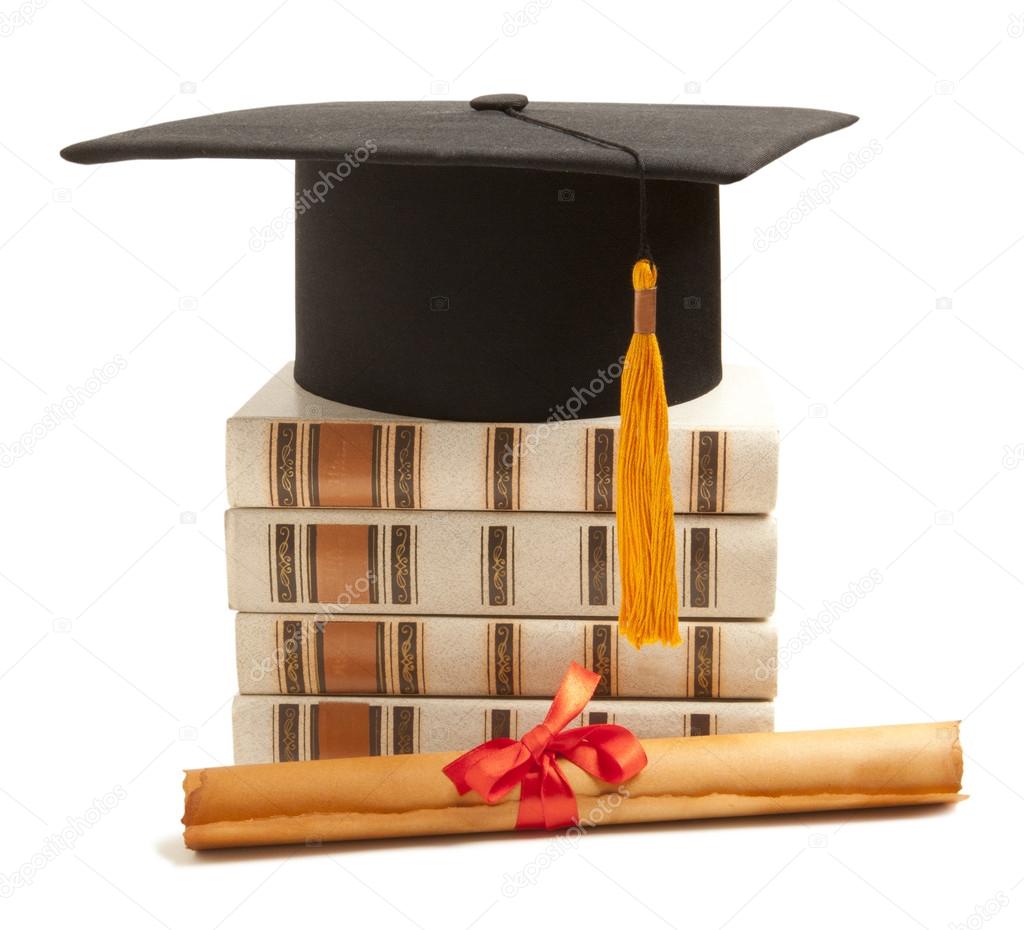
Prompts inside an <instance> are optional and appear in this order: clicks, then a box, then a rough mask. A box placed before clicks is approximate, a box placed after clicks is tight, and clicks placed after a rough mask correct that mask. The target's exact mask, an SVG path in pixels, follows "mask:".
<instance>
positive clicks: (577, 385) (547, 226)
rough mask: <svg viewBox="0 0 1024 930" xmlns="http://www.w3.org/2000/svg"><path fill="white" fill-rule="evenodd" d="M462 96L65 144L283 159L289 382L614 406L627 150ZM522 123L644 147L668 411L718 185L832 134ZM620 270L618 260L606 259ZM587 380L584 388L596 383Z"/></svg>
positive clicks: (402, 403)
mask: <svg viewBox="0 0 1024 930" xmlns="http://www.w3.org/2000/svg"><path fill="white" fill-rule="evenodd" d="M479 99H480V100H481V101H483V102H482V103H477V102H474V104H475V105H476V106H482V107H484V109H474V107H473V106H471V105H470V104H469V103H464V102H463V103H458V102H402V103H320V104H310V105H305V106H283V107H268V108H265V109H258V110H243V111H239V112H234V113H224V114H218V115H215V116H204V117H200V118H198V119H189V120H181V121H178V122H172V123H164V124H161V125H157V126H148V127H144V128H142V129H136V130H133V131H131V132H125V133H119V134H117V135H112V136H106V137H104V138H101V139H96V140H93V141H91V142H82V143H79V144H77V145H72V146H70V147H69V148H67V149H65V150H64V152H63V153H62V154H63V155H64V157H65V158H67V159H69V160H71V161H75V162H80V163H84V164H96V163H100V162H113V161H123V160H127V159H150V158H153V159H167V158H270V159H285V158H290V159H295V161H296V192H297V193H296V202H295V211H296V217H295V239H296V275H295V279H296V287H295V301H296V307H295V309H296V346H295V376H296V379H297V380H298V382H299V383H300V384H301V385H302V386H303V387H304V388H306V389H308V390H310V391H313V392H314V393H316V394H320V395H322V396H324V397H328V398H331V399H333V400H339V401H343V402H345V403H348V404H352V405H355V406H360V407H367V408H370V409H374V410H381V411H388V412H392V413H399V414H404V415H408V416H425V417H437V418H443V419H456V420H488V421H538V422H539V421H544V420H547V419H548V418H550V417H551V416H552V415H555V416H558V414H557V413H556V410H557V409H558V408H559V407H560V406H562V405H565V404H566V402H567V401H570V400H571V399H572V398H577V400H576V401H574V405H578V404H579V398H580V397H582V398H583V400H584V401H585V404H586V406H585V409H582V410H581V411H580V415H582V416H608V415H614V414H616V413H617V412H618V408H619V397H618V392H617V390H596V388H597V387H598V384H599V383H603V381H602V379H606V377H607V372H609V370H611V371H612V373H613V374H614V372H615V371H616V366H617V364H618V362H619V360H620V358H621V356H622V353H623V350H624V347H625V345H626V344H627V342H628V339H629V334H630V332H631V322H632V321H631V318H630V314H629V312H628V307H629V303H630V299H631V298H630V286H629V277H628V268H629V267H630V266H631V264H632V262H633V261H634V259H635V258H636V257H637V255H636V253H637V243H638V234H637V215H638V213H637V211H638V188H637V162H636V160H635V159H633V158H632V157H630V156H629V155H627V154H626V153H624V152H623V151H621V150H616V149H615V148H609V147H603V146H600V145H595V144H592V143H591V142H588V141H586V140H585V139H581V138H577V137H574V136H571V135H567V134H565V133H561V132H554V131H551V130H550V129H548V128H543V127H540V126H536V125H530V124H528V123H525V122H522V121H520V120H515V119H509V118H508V116H507V115H506V113H503V112H500V110H501V109H502V108H506V109H507V108H508V107H512V108H519V107H522V106H523V105H524V104H525V98H518V97H516V96H515V95H501V96H499V97H490V98H479ZM523 112H524V113H525V114H528V115H529V116H530V117H533V118H535V119H538V120H543V121H547V122H548V123H553V124H557V125H558V126H561V127H566V128H568V129H571V130H576V131H578V132H579V133H584V134H589V135H590V136H592V137H597V138H599V139H607V140H614V141H615V142H618V143H620V144H621V145H622V146H629V147H631V148H632V149H633V150H635V152H636V153H637V154H638V155H639V156H640V157H641V158H642V161H643V164H644V168H645V171H646V177H647V183H646V191H647V227H648V238H649V241H650V243H651V247H652V248H653V251H654V254H655V255H656V257H657V262H658V268H659V283H660V286H659V301H658V302H659V305H660V308H661V312H660V314H659V318H658V333H659V338H660V343H661V349H662V353H663V357H664V370H665V386H666V393H667V398H668V403H670V404H675V403H679V402H682V401H685V400H689V399H690V398H693V397H697V396H699V395H700V394H703V393H704V392H706V391H708V390H710V389H711V388H712V387H714V386H715V385H716V384H717V383H718V381H719V380H720V378H721V354H720V323H719V311H720V269H719V225H718V185H720V184H729V183H732V182H733V181H738V180H740V179H742V178H745V177H747V176H748V175H749V174H751V173H753V172H754V171H756V170H757V169H759V168H761V167H763V166H764V165H766V164H768V163H769V162H771V161H773V160H775V159H777V158H779V157H781V156H783V155H785V154H786V153H787V152H789V151H791V150H792V149H794V148H795V147H796V146H798V145H800V144H802V143H804V142H807V141H808V140H810V139H813V138H815V137H817V136H821V135H824V134H826V133H829V132H833V131H835V130H837V129H841V128H843V127H845V126H848V125H850V124H851V123H852V122H854V121H855V119H856V117H853V116H849V115H846V114H843V113H832V112H828V111H824V110H808V109H796V108H775V107H730V106H681V105H672V104H608V103H533V102H531V103H529V105H528V106H527V107H526V109H525V110H524V111H523ZM624 269H626V270H625V271H624ZM595 379H596V380H595Z"/></svg>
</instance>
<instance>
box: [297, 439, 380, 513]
mask: <svg viewBox="0 0 1024 930" xmlns="http://www.w3.org/2000/svg"><path fill="white" fill-rule="evenodd" d="M378 430H379V427H375V426H373V425H372V424H369V423H323V424H320V425H319V426H311V427H310V443H309V448H310V463H309V467H310V473H311V474H312V475H313V476H314V477H313V480H311V482H310V489H311V493H310V497H311V499H312V498H313V497H314V496H315V498H316V502H317V504H318V505H320V506H323V507H377V506H379V501H378V500H376V499H375V497H376V495H375V486H376V483H377V480H378V476H377V469H376V451H377V445H378V442H379V439H378V436H377V431H378ZM314 431H315V437H314ZM314 485H315V488H316V490H315V495H314V493H313V488H314Z"/></svg>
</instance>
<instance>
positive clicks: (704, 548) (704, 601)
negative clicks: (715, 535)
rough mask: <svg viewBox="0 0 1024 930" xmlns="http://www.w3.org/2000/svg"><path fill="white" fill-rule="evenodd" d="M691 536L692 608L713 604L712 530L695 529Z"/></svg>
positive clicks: (705, 528) (692, 530)
mask: <svg viewBox="0 0 1024 930" xmlns="http://www.w3.org/2000/svg"><path fill="white" fill-rule="evenodd" d="M689 536H690V606H691V607H708V606H709V605H710V603H711V597H710V595H711V530H709V529H707V527H693V528H692V529H691V530H690V533H689Z"/></svg>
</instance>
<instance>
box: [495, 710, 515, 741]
mask: <svg viewBox="0 0 1024 930" xmlns="http://www.w3.org/2000/svg"><path fill="white" fill-rule="evenodd" d="M511 736H512V711H510V710H499V709H495V710H492V711H491V736H490V738H491V739H509V738H510V737H511Z"/></svg>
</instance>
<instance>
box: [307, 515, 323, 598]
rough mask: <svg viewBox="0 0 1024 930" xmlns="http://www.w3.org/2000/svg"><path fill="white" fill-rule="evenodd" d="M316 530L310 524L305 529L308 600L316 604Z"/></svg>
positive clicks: (317, 594) (315, 526)
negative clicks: (307, 562) (307, 563)
mask: <svg viewBox="0 0 1024 930" xmlns="http://www.w3.org/2000/svg"><path fill="white" fill-rule="evenodd" d="M316 529H317V524H315V523H310V524H309V525H308V526H307V527H306V558H307V559H308V561H309V573H308V574H309V578H308V579H307V580H308V582H309V600H310V603H312V604H316V603H317V602H318V601H319V600H320V597H319V593H318V591H317V584H316Z"/></svg>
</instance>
